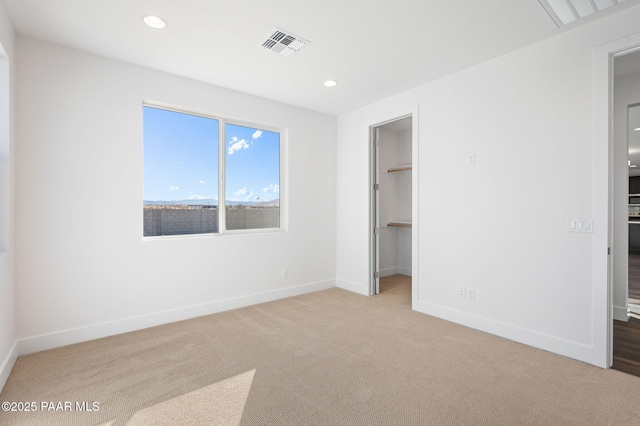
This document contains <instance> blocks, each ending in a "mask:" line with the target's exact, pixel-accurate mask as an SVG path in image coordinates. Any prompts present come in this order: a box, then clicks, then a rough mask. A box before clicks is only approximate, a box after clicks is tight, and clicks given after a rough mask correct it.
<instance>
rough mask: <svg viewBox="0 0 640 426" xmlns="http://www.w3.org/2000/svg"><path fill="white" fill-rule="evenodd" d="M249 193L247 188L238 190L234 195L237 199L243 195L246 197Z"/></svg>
mask: <svg viewBox="0 0 640 426" xmlns="http://www.w3.org/2000/svg"><path fill="white" fill-rule="evenodd" d="M247 192H249V188H247V187H246V186H245V187H244V188H241V189H239V190H237V191H236V192H234V193H233V195H235V196H236V197H240V196H242V195H245V194H246V193H247Z"/></svg>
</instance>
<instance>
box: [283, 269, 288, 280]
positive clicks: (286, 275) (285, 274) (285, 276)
mask: <svg viewBox="0 0 640 426" xmlns="http://www.w3.org/2000/svg"><path fill="white" fill-rule="evenodd" d="M282 278H289V270H288V269H283V270H282Z"/></svg>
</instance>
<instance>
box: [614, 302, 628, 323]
mask: <svg viewBox="0 0 640 426" xmlns="http://www.w3.org/2000/svg"><path fill="white" fill-rule="evenodd" d="M613 319H614V320H618V321H624V322H627V321H629V316H628V315H627V308H626V307H625V308H622V307H620V306H614V307H613Z"/></svg>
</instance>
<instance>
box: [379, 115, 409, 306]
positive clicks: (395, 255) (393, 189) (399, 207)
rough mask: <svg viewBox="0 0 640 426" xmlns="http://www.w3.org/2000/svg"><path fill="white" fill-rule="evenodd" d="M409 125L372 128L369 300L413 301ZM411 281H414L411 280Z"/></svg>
mask: <svg viewBox="0 0 640 426" xmlns="http://www.w3.org/2000/svg"><path fill="white" fill-rule="evenodd" d="M414 124H415V123H414V119H413V116H412V115H407V116H403V117H398V118H396V119H393V120H390V121H387V122H384V123H381V124H378V125H375V126H371V127H370V130H371V132H370V134H371V137H370V143H371V154H372V155H371V181H372V192H371V200H372V202H371V241H372V244H371V246H372V252H371V266H372V271H371V276H372V279H371V294H372V295H376V294H380V293H381V292H385V291H387V290H388V291H396V292H400V293H403V294H406V295H407V298H408V300H413V294H414V292H413V291H412V290H413V289H412V275H413V270H414V268H413V267H414V262H415V260H414V249H413V247H414V241H413V240H414V238H415V237H414V236H415V235H416V234H415V232H414V231H415V229H414V212H415V211H417V210H416V209H414V204H415V200H414V198H415V196H414V194H416V192H414V189H416V188H414V178H415V177H416V176H415V174H414V173H415V172H416V170H415V169H414V164H413V163H414V161H413V159H414V158H415V152H414V142H415V139H416V132H414ZM413 278H415V277H413Z"/></svg>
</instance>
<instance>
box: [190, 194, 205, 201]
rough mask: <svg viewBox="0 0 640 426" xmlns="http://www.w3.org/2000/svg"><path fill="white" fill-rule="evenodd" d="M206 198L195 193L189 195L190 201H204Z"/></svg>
mask: <svg viewBox="0 0 640 426" xmlns="http://www.w3.org/2000/svg"><path fill="white" fill-rule="evenodd" d="M205 198H207V197H205V196H204V195H198V194H194V193H191V195H189V200H204V199H205Z"/></svg>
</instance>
